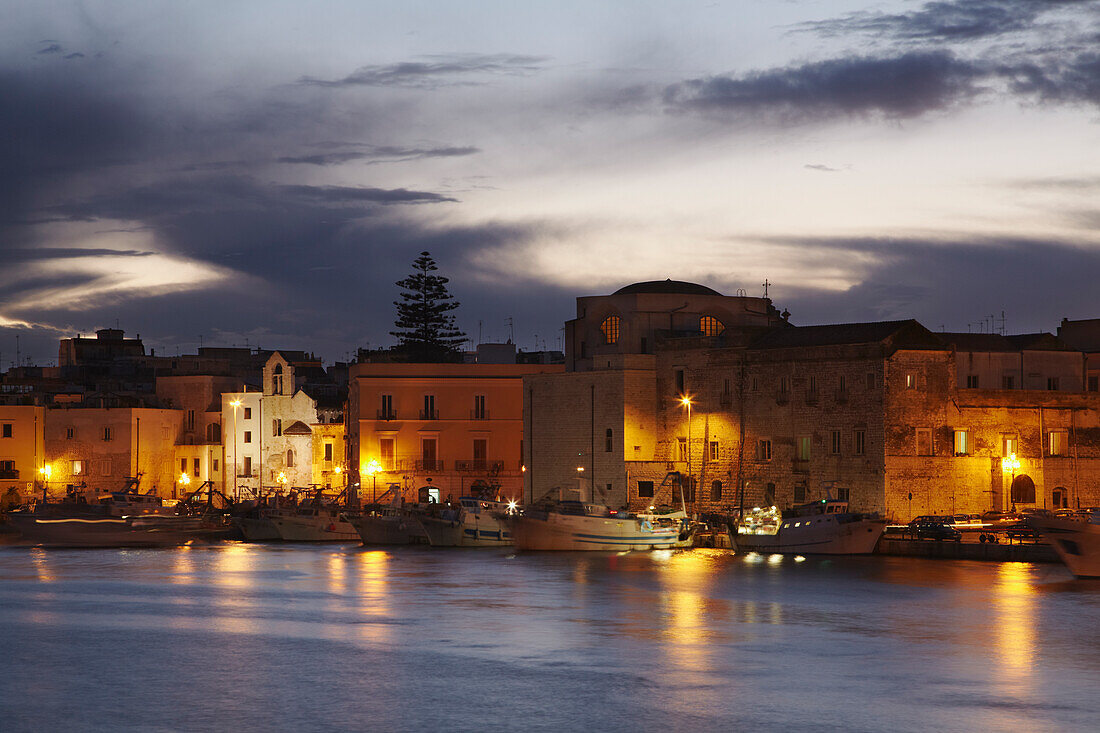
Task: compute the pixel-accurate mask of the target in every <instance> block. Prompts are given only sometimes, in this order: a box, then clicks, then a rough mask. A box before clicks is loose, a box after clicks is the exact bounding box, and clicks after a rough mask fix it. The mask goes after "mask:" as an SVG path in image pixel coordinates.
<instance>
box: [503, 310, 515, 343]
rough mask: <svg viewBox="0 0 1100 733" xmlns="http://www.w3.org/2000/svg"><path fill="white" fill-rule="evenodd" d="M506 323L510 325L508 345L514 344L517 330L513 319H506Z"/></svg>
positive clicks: (509, 317)
mask: <svg viewBox="0 0 1100 733" xmlns="http://www.w3.org/2000/svg"><path fill="white" fill-rule="evenodd" d="M504 322H505V323H507V324H508V343H512V342H513V341H515V340H516V330H515V327H514V325H513V323H512V317H511V316H508V317H507V318H505V319H504Z"/></svg>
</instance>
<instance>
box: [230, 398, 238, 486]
mask: <svg viewBox="0 0 1100 733" xmlns="http://www.w3.org/2000/svg"><path fill="white" fill-rule="evenodd" d="M229 404H230V405H232V406H233V500H234V501H239V500H240V498H241V490H240V488H239V487H238V486H237V477H238V475H239V474H240V471H238V470H237V408H238V407H240V406H241V398H240V397H238V398H237V399H235V400H233V401H232V402H230V403H229Z"/></svg>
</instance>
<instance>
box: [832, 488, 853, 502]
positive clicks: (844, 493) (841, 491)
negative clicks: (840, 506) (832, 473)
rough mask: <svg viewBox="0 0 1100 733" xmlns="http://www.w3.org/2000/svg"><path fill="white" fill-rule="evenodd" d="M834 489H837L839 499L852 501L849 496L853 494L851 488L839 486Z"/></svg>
mask: <svg viewBox="0 0 1100 733" xmlns="http://www.w3.org/2000/svg"><path fill="white" fill-rule="evenodd" d="M834 490H835V491H836V498H837V501H850V499H849V497H850V496H851V495H852V490H851V489H846V488H841V487H839V486H837V487H836V489H834Z"/></svg>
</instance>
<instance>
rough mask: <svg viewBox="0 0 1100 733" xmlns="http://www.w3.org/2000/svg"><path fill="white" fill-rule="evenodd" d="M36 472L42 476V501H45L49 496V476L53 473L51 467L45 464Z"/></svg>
mask: <svg viewBox="0 0 1100 733" xmlns="http://www.w3.org/2000/svg"><path fill="white" fill-rule="evenodd" d="M38 472H39V473H40V474H42V501H46V500H47V499H48V498H49V495H50V474H52V473H53V466H51V465H50V464H48V463H47V464H45V465H43V466H42V468H40V469H38Z"/></svg>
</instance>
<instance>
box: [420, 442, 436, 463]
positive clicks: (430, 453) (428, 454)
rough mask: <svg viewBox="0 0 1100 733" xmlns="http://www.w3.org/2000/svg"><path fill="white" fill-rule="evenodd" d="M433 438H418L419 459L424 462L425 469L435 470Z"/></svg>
mask: <svg viewBox="0 0 1100 733" xmlns="http://www.w3.org/2000/svg"><path fill="white" fill-rule="evenodd" d="M435 446H436V442H435V438H421V439H420V460H421V461H423V462H424V470H425V471H434V470H436V466H435V461H436V453H435Z"/></svg>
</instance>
